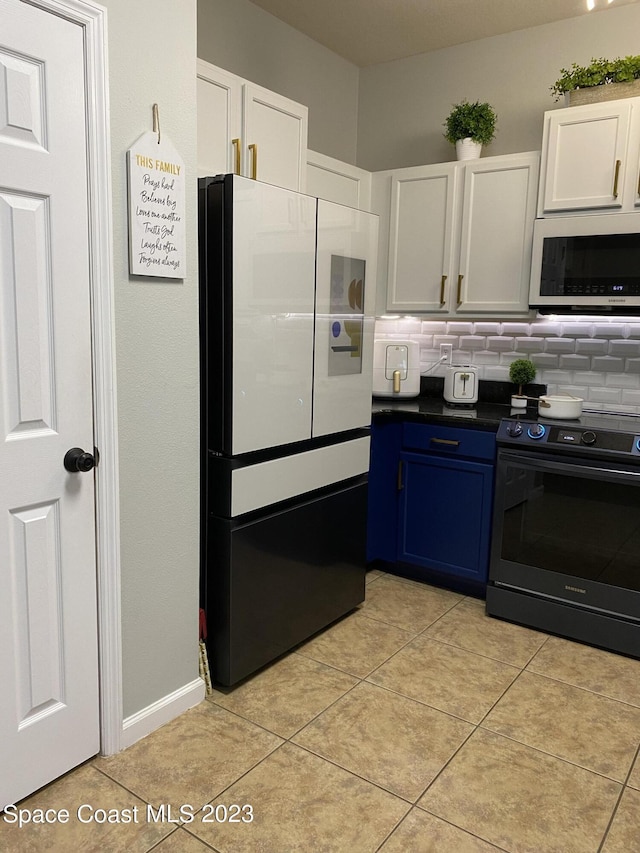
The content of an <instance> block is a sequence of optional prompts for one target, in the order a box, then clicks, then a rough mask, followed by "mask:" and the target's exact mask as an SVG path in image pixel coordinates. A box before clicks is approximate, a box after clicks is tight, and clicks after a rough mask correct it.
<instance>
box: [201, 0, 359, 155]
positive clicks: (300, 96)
mask: <svg viewBox="0 0 640 853" xmlns="http://www.w3.org/2000/svg"><path fill="white" fill-rule="evenodd" d="M198 56H199V57H200V59H204V60H206V61H207V62H211V63H212V64H213V65H217V66H219V67H220V68H225V69H226V70H227V71H231V72H232V73H233V74H237V75H238V76H240V77H244V78H245V79H247V80H251V82H253V83H257V84H258V85H260V86H265V87H266V88H267V89H271V90H272V91H273V92H277V93H278V94H280V95H284V96H285V97H287V98H291V99H292V100H294V101H297V102H298V103H300V104H304V105H305V106H307V107H308V108H309V148H311V150H312V151H320V152H321V153H322V154H327V155H328V156H329V157H336V158H337V159H338V160H343V161H344V162H346V163H352V164H355V162H356V137H357V120H358V78H359V72H358V68H357V67H356V66H355V65H353V64H352V63H351V62H347V60H345V59H342V57H340V56H338V55H337V54H335V53H333V52H332V51H330V50H327V48H325V47H323V46H322V45H320V44H318V42H315V41H312V39H310V38H308V37H307V36H305V35H304V34H303V33H301V32H299V31H298V30H295V29H293V27H290V26H289V25H288V24H285V23H283V22H282V21H280V20H279V19H278V18H275V17H274V16H273V15H270V14H268V13H267V12H265V11H264V10H263V9H260V8H259V7H258V6H254V5H253V3H250V2H249V0H198Z"/></svg>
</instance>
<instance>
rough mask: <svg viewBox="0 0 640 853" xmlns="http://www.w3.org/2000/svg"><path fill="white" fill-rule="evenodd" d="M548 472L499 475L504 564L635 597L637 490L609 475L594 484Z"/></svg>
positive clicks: (583, 474) (639, 525)
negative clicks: (610, 587)
mask: <svg viewBox="0 0 640 853" xmlns="http://www.w3.org/2000/svg"><path fill="white" fill-rule="evenodd" d="M545 467H546V466H545ZM548 467H552V466H548ZM553 469H554V470H541V469H540V466H536V464H535V463H534V462H532V463H531V464H530V465H529V464H522V465H521V464H518V463H511V462H509V463H508V464H507V465H506V466H505V467H504V468H503V475H504V479H503V480H502V488H503V498H502V503H501V511H502V538H501V556H502V559H503V560H508V561H511V562H513V563H519V564H522V565H525V566H534V567H536V568H539V569H546V570H547V571H550V572H560V573H562V574H564V575H572V576H574V577H577V578H584V579H585V580H593V581H599V582H600V583H604V584H609V585H613V586H618V587H622V588H625V589H632V590H640V557H639V555H640V489H639V488H638V486H637V485H635V484H634V483H633V482H630V481H629V479H627V480H624V479H623V478H622V477H621V478H619V479H616V472H615V471H614V472H613V473H612V475H611V478H607V477H606V472H604V470H603V469H597V473H596V478H592V477H590V476H587V475H588V472H589V469H588V468H586V467H585V468H584V469H583V468H579V469H577V466H575V465H568V466H563V465H562V464H559V463H558V464H556V465H554V466H553ZM576 469H577V470H578V471H579V473H577V470H576ZM594 472H595V469H594ZM626 476H627V477H628V476H629V475H628V474H627V475H626ZM639 480H640V477H639Z"/></svg>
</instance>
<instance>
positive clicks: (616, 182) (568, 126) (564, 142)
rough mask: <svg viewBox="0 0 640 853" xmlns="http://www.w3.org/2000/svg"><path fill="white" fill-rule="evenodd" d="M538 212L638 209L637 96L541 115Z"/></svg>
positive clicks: (639, 140)
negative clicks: (541, 135)
mask: <svg viewBox="0 0 640 853" xmlns="http://www.w3.org/2000/svg"><path fill="white" fill-rule="evenodd" d="M540 175H541V180H540V193H539V196H538V213H537V215H538V216H539V217H540V216H554V215H561V214H566V213H567V212H571V213H576V214H581V213H586V214H588V213H594V212H598V211H602V212H607V211H611V212H618V213H620V212H631V211H633V210H638V209H640V98H627V99H625V100H619V101H607V102H605V103H600V104H586V105H584V106H579V107H567V108H565V109H558V110H550V111H549V112H547V113H545V116H544V129H543V138H542V162H541V171H540Z"/></svg>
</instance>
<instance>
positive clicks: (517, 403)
mask: <svg viewBox="0 0 640 853" xmlns="http://www.w3.org/2000/svg"><path fill="white" fill-rule="evenodd" d="M511 408H512V409H526V408H527V398H526V397H525V396H524V395H523V396H522V397H521V396H519V395H518V394H512V395H511Z"/></svg>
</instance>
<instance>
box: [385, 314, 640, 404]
mask: <svg viewBox="0 0 640 853" xmlns="http://www.w3.org/2000/svg"><path fill="white" fill-rule="evenodd" d="M375 335H376V337H388V338H391V339H392V340H397V339H401V338H406V337H410V338H411V339H412V340H416V341H417V342H418V343H419V344H420V367H421V370H422V372H423V373H424V372H425V371H429V373H428V375H431V376H443V375H444V373H445V371H446V368H445V367H444V366H443V365H438V366H436V367H433V365H434V364H437V362H438V360H439V358H440V344H441V343H449V344H451V345H452V347H453V361H454V363H462V364H465V363H471V364H474V365H476V366H477V367H478V375H479V377H480V378H481V379H490V380H497V381H508V369H509V364H510V363H511V362H512V361H513V360H514V359H515V358H531V360H532V361H533V363H534V364H535V366H536V368H537V370H538V373H537V376H536V379H535V381H536V382H540V383H542V384H544V385H547V387H548V391H549V393H567V392H568V393H572V394H575V395H576V396H579V397H580V396H582V397H584V398H585V399H586V400H588V401H589V405H590V406H591V407H592V408H596V409H607V408H612V409H615V410H616V411H624V410H629V411H633V412H637V413H638V414H640V322H636V321H635V320H631V321H626V322H624V323H622V322H619V321H617V320H616V321H612V322H608V321H606V320H593V321H591V322H589V321H588V318H586V319H585V318H582V319H580V320H576V321H571V320H563V321H553V320H546V319H544V320H539V321H534V322H517V321H505V322H493V321H484V320H478V321H477V322H470V321H467V320H464V319H460V320H457V319H452V320H449V321H445V320H434V319H429V320H426V319H425V320H423V319H420V318H416V317H398V318H393V317H390V318H387V319H378V320H376V328H375ZM430 368H431V370H430ZM571 389H572V390H571Z"/></svg>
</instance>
